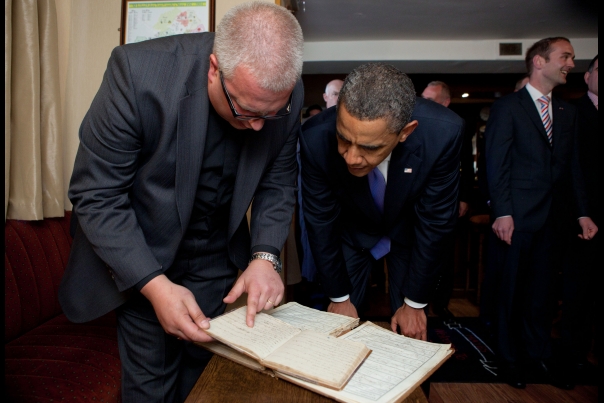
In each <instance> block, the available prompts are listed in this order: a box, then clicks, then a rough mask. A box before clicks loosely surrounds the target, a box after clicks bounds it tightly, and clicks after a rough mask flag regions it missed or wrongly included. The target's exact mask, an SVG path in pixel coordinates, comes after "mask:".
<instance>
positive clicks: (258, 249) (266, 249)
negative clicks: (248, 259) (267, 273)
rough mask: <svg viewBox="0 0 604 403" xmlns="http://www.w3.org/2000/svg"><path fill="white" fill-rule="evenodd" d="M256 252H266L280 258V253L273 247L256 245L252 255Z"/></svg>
mask: <svg viewBox="0 0 604 403" xmlns="http://www.w3.org/2000/svg"><path fill="white" fill-rule="evenodd" d="M256 252H267V253H272V254H273V255H275V256H277V257H279V256H281V251H280V250H279V249H277V248H275V247H273V246H269V245H256V246H254V247H253V248H252V254H254V253H256Z"/></svg>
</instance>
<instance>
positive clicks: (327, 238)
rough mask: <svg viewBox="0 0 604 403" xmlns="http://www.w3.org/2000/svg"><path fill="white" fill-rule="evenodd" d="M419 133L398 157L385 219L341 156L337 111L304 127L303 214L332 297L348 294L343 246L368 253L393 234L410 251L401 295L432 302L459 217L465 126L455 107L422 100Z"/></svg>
mask: <svg viewBox="0 0 604 403" xmlns="http://www.w3.org/2000/svg"><path fill="white" fill-rule="evenodd" d="M412 119H414V120H417V121H418V122H419V125H418V127H417V129H416V130H415V131H414V132H413V133H412V134H411V135H410V136H409V137H408V138H407V140H406V141H405V142H403V143H399V144H398V145H397V146H396V147H395V148H394V150H393V152H392V157H391V160H390V165H389V169H388V181H387V186H386V196H385V203H384V204H385V205H384V214H383V215H382V214H380V212H379V211H378V209H377V207H376V206H375V203H374V201H373V198H372V196H371V192H370V190H369V184H368V181H367V177H366V176H365V177H362V178H358V177H355V176H353V175H351V174H350V173H349V172H348V169H347V167H346V163H345V161H344V159H343V158H342V157H341V156H340V155H339V154H338V148H337V140H336V109H335V108H331V109H328V110H327V111H325V112H323V113H321V114H319V115H317V116H314V117H313V118H312V119H311V120H309V121H308V122H306V124H305V130H304V132H303V134H302V136H301V137H300V149H301V160H302V168H301V169H302V189H303V200H304V213H305V219H306V225H307V229H308V234H309V240H310V244H311V248H312V252H313V256H314V259H315V263H316V264H317V268H318V273H319V276H320V281H321V283H322V284H323V287H324V289H325V292H326V293H327V295H328V296H329V297H340V296H344V295H346V294H349V293H350V291H351V283H350V279H349V277H348V273H347V270H346V263H345V262H344V257H343V254H342V242H346V243H347V244H348V245H350V246H351V247H353V248H356V249H358V250H359V251H362V252H363V253H367V251H368V250H369V249H370V248H371V247H373V246H374V245H375V244H376V243H377V242H378V240H379V239H380V238H381V237H382V236H384V235H387V236H389V237H390V239H391V241H392V244H393V247H396V248H397V249H398V250H401V249H403V250H405V251H406V252H407V255H408V259H406V260H405V263H404V264H403V267H397V268H393V267H390V268H389V269H390V270H402V271H403V272H404V273H405V281H404V286H403V289H402V294H403V296H405V297H407V298H409V299H411V300H412V301H415V302H420V303H427V302H428V300H429V297H430V292H431V289H432V285H433V281H434V278H435V276H436V275H437V270H438V265H437V263H438V259H439V257H440V254H441V253H442V245H443V242H444V240H445V238H446V237H447V235H448V234H450V233H451V232H452V230H453V227H454V225H455V222H456V219H457V214H458V198H457V197H458V189H459V159H460V151H461V146H462V142H463V131H464V123H463V120H462V119H461V118H460V117H459V116H458V115H456V114H455V113H454V112H452V111H450V110H449V109H447V108H445V107H443V106H441V105H438V104H436V103H435V102H432V101H427V100H424V99H421V98H418V99H417V103H416V106H415V110H414V112H413V117H412Z"/></svg>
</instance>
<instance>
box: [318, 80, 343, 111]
mask: <svg viewBox="0 0 604 403" xmlns="http://www.w3.org/2000/svg"><path fill="white" fill-rule="evenodd" d="M343 84H344V81H342V80H331V81H330V82H328V83H327V86H326V87H325V93H324V94H323V99H324V100H325V105H326V106H325V107H326V108H331V107H332V106H334V105H335V104H336V103H337V102H338V96H339V95H340V89H341V88H342V85H343Z"/></svg>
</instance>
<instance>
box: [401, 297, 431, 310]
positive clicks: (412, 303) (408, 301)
mask: <svg viewBox="0 0 604 403" xmlns="http://www.w3.org/2000/svg"><path fill="white" fill-rule="evenodd" d="M405 304H407V305H409V306H410V307H411V308H415V309H423V308H425V307H426V305H428V304H420V303H419V302H413V301H411V300H410V299H409V298H405Z"/></svg>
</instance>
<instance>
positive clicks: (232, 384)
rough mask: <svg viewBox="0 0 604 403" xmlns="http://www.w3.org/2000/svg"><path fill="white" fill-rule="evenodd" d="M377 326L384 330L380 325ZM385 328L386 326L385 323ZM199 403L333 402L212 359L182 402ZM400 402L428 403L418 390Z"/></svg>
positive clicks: (218, 359) (257, 373)
mask: <svg viewBox="0 0 604 403" xmlns="http://www.w3.org/2000/svg"><path fill="white" fill-rule="evenodd" d="M379 325H381V326H383V324H382V323H379ZM384 325H386V326H385V327H388V326H389V324H387V323H385V324H384ZM198 402H199V403H201V402H203V403H224V402H230V403H238V402H241V403H260V402H262V403H264V402H279V403H281V402H283V403H311V402H312V403H323V402H325V403H330V402H331V403H332V402H333V400H332V399H330V398H327V397H324V396H321V395H318V394H316V393H314V392H311V391H309V390H307V389H304V388H302V387H300V386H296V385H294V384H292V383H289V382H287V381H284V380H282V379H278V378H273V377H272V376H270V375H266V374H263V373H260V372H257V371H254V370H253V369H249V368H247V367H244V366H243V365H239V364H236V363H234V362H232V361H230V360H228V359H226V358H222V357H219V356H217V355H215V356H214V357H212V359H211V360H210V363H209V364H208V366H207V367H206V369H205V370H204V371H203V373H202V374H201V376H200V377H199V380H198V381H197V383H196V384H195V386H194V387H193V390H192V391H191V393H190V394H189V397H187V400H186V401H185V403H198ZM403 402H405V403H428V399H426V396H425V395H424V392H423V391H422V389H421V388H420V387H418V388H417V389H415V390H414V391H413V393H412V394H411V395H409V396H408V397H407V398H406V399H405V400H403Z"/></svg>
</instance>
